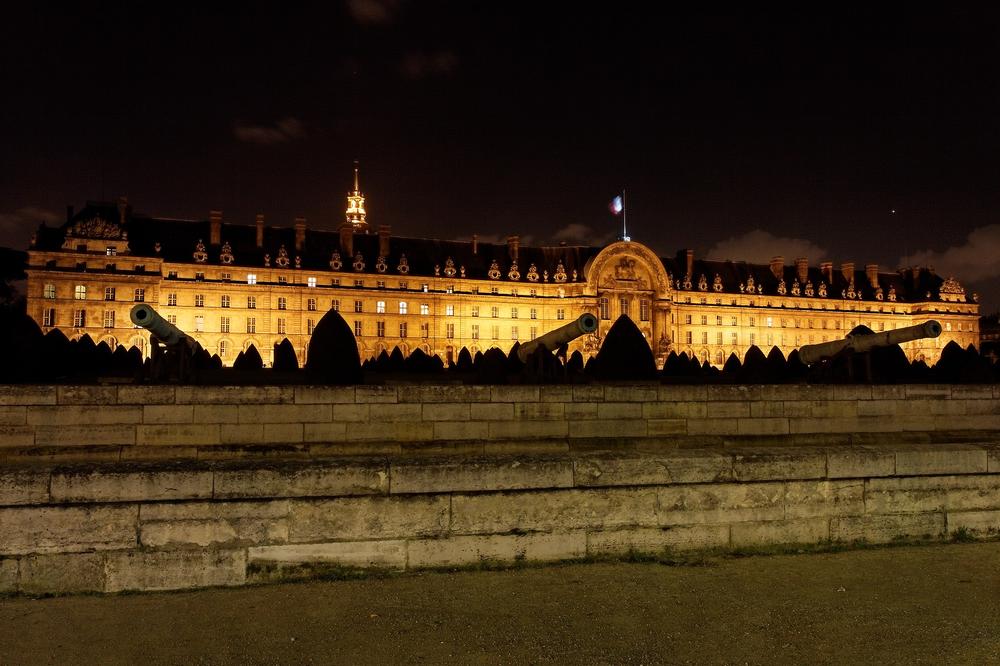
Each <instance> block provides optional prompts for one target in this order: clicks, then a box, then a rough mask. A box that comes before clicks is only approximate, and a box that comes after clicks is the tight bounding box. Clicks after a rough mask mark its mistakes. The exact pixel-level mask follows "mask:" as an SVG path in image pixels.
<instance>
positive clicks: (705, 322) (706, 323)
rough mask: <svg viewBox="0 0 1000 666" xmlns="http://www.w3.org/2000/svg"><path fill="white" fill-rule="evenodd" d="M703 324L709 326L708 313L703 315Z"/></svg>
mask: <svg viewBox="0 0 1000 666" xmlns="http://www.w3.org/2000/svg"><path fill="white" fill-rule="evenodd" d="M701 325H702V326H708V315H702V316H701Z"/></svg>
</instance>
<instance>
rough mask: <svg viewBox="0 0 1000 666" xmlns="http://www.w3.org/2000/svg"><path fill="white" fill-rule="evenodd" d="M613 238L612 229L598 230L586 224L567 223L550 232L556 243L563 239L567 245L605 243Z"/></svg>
mask: <svg viewBox="0 0 1000 666" xmlns="http://www.w3.org/2000/svg"><path fill="white" fill-rule="evenodd" d="M614 239H615V233H614V232H612V231H606V232H603V233H601V232H599V231H595V230H594V229H593V228H591V227H588V226H587V225H586V224H577V223H572V224H567V225H566V226H565V227H562V228H561V229H559V230H557V231H556V232H555V233H554V234H552V240H553V241H555V242H556V243H558V242H561V241H565V242H566V243H568V244H569V245H595V246H596V245H607V244H608V243H610V242H611V241H613V240H614Z"/></svg>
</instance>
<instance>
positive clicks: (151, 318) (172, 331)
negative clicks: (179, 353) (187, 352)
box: [128, 303, 198, 347]
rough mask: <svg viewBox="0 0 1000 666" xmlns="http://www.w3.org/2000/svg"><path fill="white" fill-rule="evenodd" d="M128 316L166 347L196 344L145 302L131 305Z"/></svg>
mask: <svg viewBox="0 0 1000 666" xmlns="http://www.w3.org/2000/svg"><path fill="white" fill-rule="evenodd" d="M128 316H129V319H131V320H132V323H133V324H135V325H136V326H141V327H143V328H144V329H146V330H147V331H149V332H150V333H151V334H152V335H153V336H154V337H155V338H156V339H158V340H159V341H160V342H162V343H163V344H165V345H167V346H168V347H175V346H177V345H180V344H187V345H188V346H194V345H197V344H198V343H197V342H195V341H194V339H193V338H191V336H189V335H188V334H187V333H185V332H184V331H182V330H181V329H179V328H177V327H176V326H174V325H173V324H171V323H170V322H169V321H167V320H166V319H164V318H163V317H161V316H160V315H159V313H157V312H156V310H154V309H153V308H152V307H151V306H149V305H147V304H145V303H138V304H137V305H133V306H132V309H131V310H130V311H129V313H128Z"/></svg>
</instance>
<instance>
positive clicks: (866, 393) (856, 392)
mask: <svg viewBox="0 0 1000 666" xmlns="http://www.w3.org/2000/svg"><path fill="white" fill-rule="evenodd" d="M829 389H833V399H834V400H871V399H872V387H871V386H870V385H867V384H834V385H832V386H830V387H828V390H829Z"/></svg>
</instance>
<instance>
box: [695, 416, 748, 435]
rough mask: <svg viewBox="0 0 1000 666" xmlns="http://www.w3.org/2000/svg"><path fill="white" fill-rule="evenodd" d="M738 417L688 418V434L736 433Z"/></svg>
mask: <svg viewBox="0 0 1000 666" xmlns="http://www.w3.org/2000/svg"><path fill="white" fill-rule="evenodd" d="M738 430H739V419H708V418H705V419H701V418H697V419H696V418H690V419H688V422H687V432H688V434H689V435H736V434H738Z"/></svg>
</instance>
